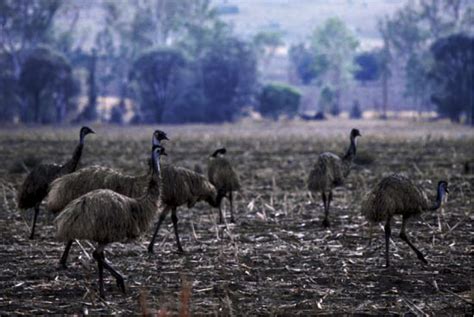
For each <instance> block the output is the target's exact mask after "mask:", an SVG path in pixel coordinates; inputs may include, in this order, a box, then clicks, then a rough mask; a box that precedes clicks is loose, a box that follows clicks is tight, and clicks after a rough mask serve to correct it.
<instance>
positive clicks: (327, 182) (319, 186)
mask: <svg viewBox="0 0 474 317" xmlns="http://www.w3.org/2000/svg"><path fill="white" fill-rule="evenodd" d="M358 136H360V132H359V130H357V129H352V131H351V134H350V141H351V143H350V145H349V149H348V150H347V152H346V154H345V155H344V156H343V157H342V158H341V157H339V156H338V155H336V154H334V153H331V152H324V153H321V154H320V155H319V157H318V160H317V161H316V164H315V165H314V167H313V169H312V170H311V172H310V173H309V177H308V189H309V190H310V191H311V192H313V193H317V192H320V193H321V197H322V199H323V204H324V220H323V226H324V227H328V226H329V219H328V216H329V207H330V205H331V201H332V190H333V189H334V188H335V187H338V186H341V185H343V184H344V179H345V178H346V177H347V176H348V175H349V172H350V170H351V165H352V161H353V160H354V158H355V155H356V138H357V137H358ZM326 193H327V195H326Z"/></svg>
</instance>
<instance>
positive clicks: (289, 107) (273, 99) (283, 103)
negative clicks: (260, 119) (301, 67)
mask: <svg viewBox="0 0 474 317" xmlns="http://www.w3.org/2000/svg"><path fill="white" fill-rule="evenodd" d="M300 99H301V94H300V93H299V92H298V91H297V90H296V89H294V88H293V87H291V86H287V85H283V84H268V85H266V86H264V87H263V89H262V92H261V93H260V96H259V101H260V113H261V114H262V115H263V116H264V117H269V118H272V119H273V120H277V119H278V117H279V116H281V115H288V116H290V117H293V116H294V115H295V114H296V113H297V112H298V108H299V104H300Z"/></svg>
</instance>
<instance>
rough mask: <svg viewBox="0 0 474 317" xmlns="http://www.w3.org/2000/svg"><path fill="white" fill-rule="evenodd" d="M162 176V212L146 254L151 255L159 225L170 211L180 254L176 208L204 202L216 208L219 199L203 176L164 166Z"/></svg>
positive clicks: (181, 250)
mask: <svg viewBox="0 0 474 317" xmlns="http://www.w3.org/2000/svg"><path fill="white" fill-rule="evenodd" d="M162 175H163V177H162V181H163V194H162V196H161V202H162V205H163V210H162V211H161V213H160V216H159V218H158V222H157V223H156V226H155V231H154V233H153V237H152V238H151V240H150V244H149V245H148V252H149V253H153V246H154V244H155V239H156V236H157V235H158V231H159V229H160V226H161V223H162V222H163V220H164V219H165V218H166V216H167V214H168V213H169V212H170V211H171V220H172V222H173V227H174V233H175V236H176V244H177V246H178V252H180V253H182V252H184V251H183V248H182V247H181V242H180V240H179V234H178V217H177V214H176V210H177V208H178V207H179V206H182V205H184V204H186V205H187V206H188V208H192V207H193V206H194V205H195V204H196V203H197V202H199V201H206V202H207V203H208V204H209V205H211V206H212V207H217V206H218V205H220V198H219V197H218V196H217V190H216V188H215V187H214V186H213V185H212V184H211V183H210V182H209V181H208V180H207V179H206V178H205V177H204V176H203V175H201V174H199V173H196V172H194V171H191V170H189V169H187V168H183V167H175V166H171V165H167V166H164V168H163V173H162Z"/></svg>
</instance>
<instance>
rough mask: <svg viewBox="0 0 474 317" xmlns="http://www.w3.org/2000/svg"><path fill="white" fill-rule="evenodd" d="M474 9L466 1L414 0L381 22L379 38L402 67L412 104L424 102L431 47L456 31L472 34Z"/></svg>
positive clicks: (427, 86) (407, 93) (429, 90)
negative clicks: (383, 40) (381, 38)
mask: <svg viewBox="0 0 474 317" xmlns="http://www.w3.org/2000/svg"><path fill="white" fill-rule="evenodd" d="M473 10H474V6H473V5H472V2H469V1H468V0H416V1H413V2H412V3H409V4H407V5H405V6H404V7H402V8H401V9H400V10H398V11H397V12H396V13H395V15H394V16H393V17H391V18H386V19H385V21H383V25H384V28H380V29H381V30H383V32H382V35H383V36H384V38H385V39H386V41H387V42H388V44H389V46H390V47H391V48H392V49H393V50H394V51H395V52H396V53H397V56H398V57H399V59H400V60H401V63H403V64H404V65H405V77H406V81H407V84H406V90H405V93H406V95H407V96H408V97H411V98H412V99H413V100H414V102H415V104H419V105H423V104H426V103H427V96H429V95H430V94H431V88H430V87H429V85H427V84H426V82H427V78H426V74H427V70H428V68H429V60H430V59H431V57H430V56H429V54H430V51H429V47H430V45H431V44H432V43H433V42H435V41H437V40H439V39H441V38H443V37H446V36H448V35H450V34H454V33H457V32H461V33H466V34H472V32H473V31H472V30H474V19H472V18H470V16H471V15H472V12H473Z"/></svg>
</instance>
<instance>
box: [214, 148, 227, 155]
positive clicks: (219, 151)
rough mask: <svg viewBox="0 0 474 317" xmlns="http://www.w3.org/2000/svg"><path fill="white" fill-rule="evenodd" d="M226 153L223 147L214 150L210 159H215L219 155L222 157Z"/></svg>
mask: <svg viewBox="0 0 474 317" xmlns="http://www.w3.org/2000/svg"><path fill="white" fill-rule="evenodd" d="M226 152H227V150H226V149H225V147H223V148H220V149H217V150H215V151H214V153H212V155H211V157H217V156H219V155H224V154H225V153H226Z"/></svg>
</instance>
